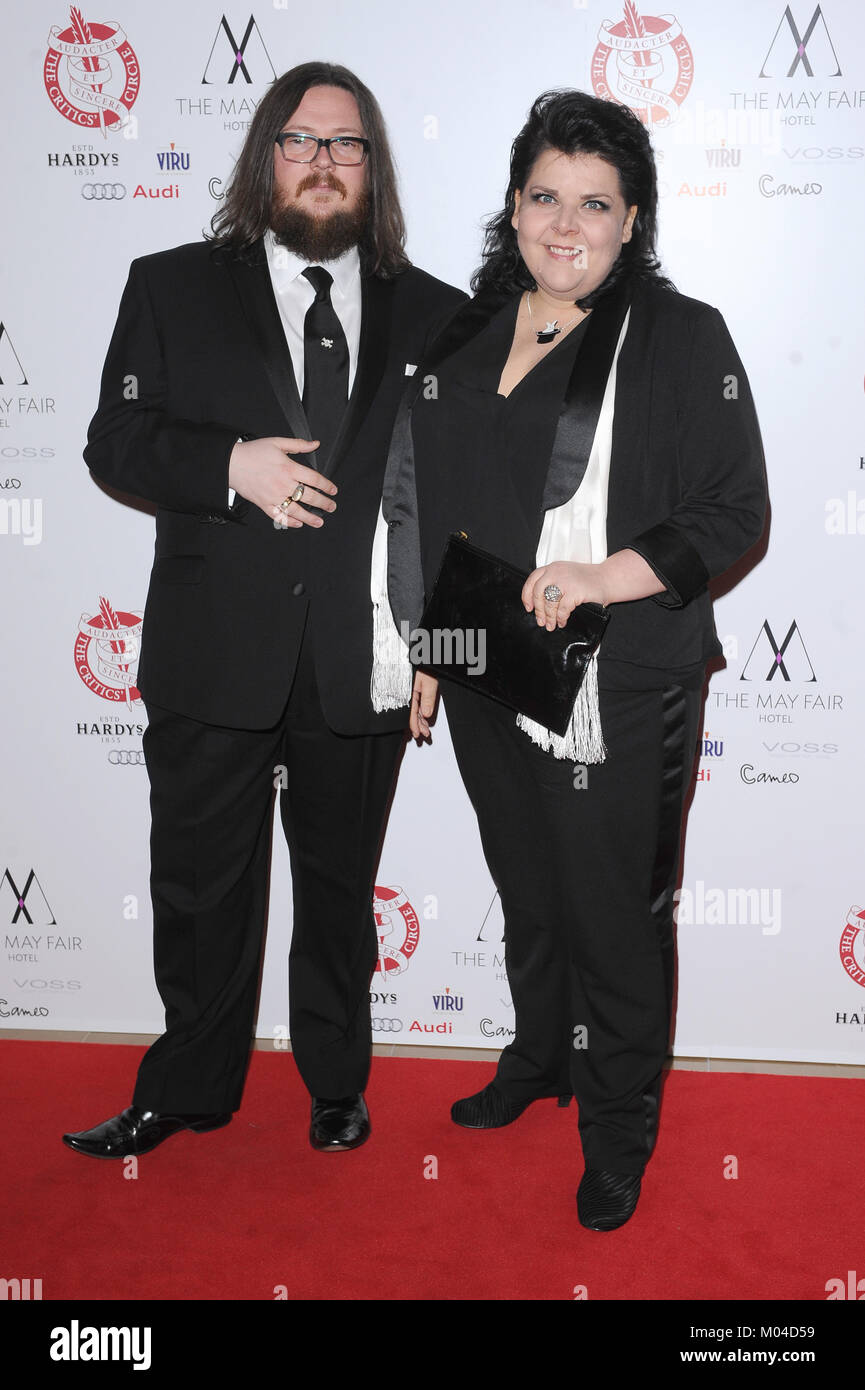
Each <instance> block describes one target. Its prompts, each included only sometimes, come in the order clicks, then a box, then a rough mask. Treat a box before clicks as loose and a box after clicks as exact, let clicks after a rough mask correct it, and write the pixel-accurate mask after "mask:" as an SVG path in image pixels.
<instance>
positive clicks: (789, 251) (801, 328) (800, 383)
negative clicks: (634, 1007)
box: [0, 0, 865, 1063]
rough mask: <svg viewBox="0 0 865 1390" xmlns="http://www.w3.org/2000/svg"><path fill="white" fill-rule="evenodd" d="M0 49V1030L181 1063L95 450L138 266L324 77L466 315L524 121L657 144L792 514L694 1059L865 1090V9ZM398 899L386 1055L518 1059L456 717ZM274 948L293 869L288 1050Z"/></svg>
mask: <svg viewBox="0 0 865 1390" xmlns="http://www.w3.org/2000/svg"><path fill="white" fill-rule="evenodd" d="M4 33H5V36H6V41H7V53H9V54H10V55H14V61H10V62H7V63H6V64H5V68H4V83H3V88H2V93H0V104H2V109H3V129H4V140H5V153H4V159H3V169H4V175H5V183H6V214H5V217H4V256H3V265H2V274H0V324H2V328H0V564H2V570H3V582H4V590H3V591H4V594H5V599H4V624H3V631H4V639H5V640H4V666H5V678H4V682H3V690H2V705H0V713H2V728H3V820H2V828H0V872H2V874H3V877H2V880H0V946H2V951H0V1027H6V1028H13V1027H14V1028H20V1027H32V1028H34V1029H35V1028H53V1029H75V1030H78V1029H81V1030H84V1029H96V1030H106V1031H109V1030H121V1031H127V1032H157V1031H160V1030H161V1027H162V1015H161V1006H160V1003H159V999H158V996H157V994H156V992H155V989H154V986H153V983H152V972H151V946H150V931H151V922H150V908H149V899H148V888H147V876H148V860H147V838H148V806H147V784H146V773H145V770H144V767H143V765H142V760H141V734H142V727H143V719H144V712H143V709H142V707H141V705H140V702H139V701H138V699H137V693H136V691H135V686H134V680H135V656H136V643H137V632H138V627H139V623H140V615H141V612H142V609H143V605H144V598H145V594H146V587H147V580H148V574H149V569H150V562H151V556H152V544H153V521H152V518H151V517H150V516H148V515H147V514H146V513H144V512H139V511H137V510H135V509H132V508H130V507H125V506H122V505H121V504H119V503H118V502H116V501H114V500H112V499H110V498H108V497H107V496H106V495H105V494H104V493H103V492H102V491H100V489H99V488H98V487H97V486H96V485H95V484H94V483H93V482H92V481H91V480H90V478H89V476H88V474H87V471H86V469H85V467H84V465H83V463H82V460H81V450H82V447H83V444H84V440H85V437H86V429H87V424H88V421H89V419H90V416H91V414H92V412H93V410H94V408H95V405H96V400H97V396H98V382H99V375H100V372H101V367H102V362H103V358H104V354H105V350H106V347H107V344H108V339H109V336H110V333H111V329H112V327H113V323H114V318H115V314H116V310H117V305H118V302H119V297H120V292H121V290H122V287H123V284H124V282H125V278H126V272H127V269H128V264H129V261H130V260H131V259H132V258H133V257H135V256H138V255H143V254H146V253H148V252H152V251H156V250H160V249H162V248H165V247H169V246H174V245H177V244H180V243H182V242H185V241H192V240H196V239H198V238H199V237H200V235H201V231H202V228H203V227H204V226H206V224H207V223H208V222H209V220H210V217H211V216H212V214H213V212H214V210H215V208H216V206H217V202H216V199H217V198H218V195H219V191H220V189H221V187H222V186H223V183H224V181H225V180H226V178H227V176H228V174H229V172H230V170H231V167H232V161H233V159H234V158H235V157H236V155H237V152H238V150H239V148H240V145H241V142H242V139H243V136H244V133H245V131H246V128H247V124H248V122H249V120H250V118H251V114H252V112H253V111H254V109H255V105H256V103H257V101H258V100H260V98H261V96H262V95H263V94H264V92H265V90H266V87H267V84H268V82H270V81H272V80H273V77H274V74H278V73H281V72H283V71H284V70H285V69H287V68H289V67H291V66H293V65H294V64H295V63H298V62H303V61H307V60H308V59H311V58H326V59H328V60H330V61H334V62H342V63H345V64H346V65H348V66H349V67H351V68H353V69H354V70H355V71H357V72H358V74H359V75H360V76H361V77H362V78H363V80H364V81H366V82H367V83H368V85H369V86H370V87H371V88H372V89H373V91H375V93H376V94H377V96H378V98H379V100H380V102H381V104H382V107H383V109H384V112H385V115H386V117H387V120H388V125H389V128H390V132H391V135H392V139H393V144H394V148H395V151H396V155H397V160H398V164H399V168H400V172H401V180H402V192H403V198H404V205H405V210H406V215H407V220H408V226H409V232H410V235H409V245H408V249H409V253H410V255H411V257H412V259H413V260H414V261H415V262H416V264H418V265H421V266H423V267H424V268H425V269H427V270H429V271H430V272H432V273H433V274H435V275H438V276H440V277H441V278H442V279H445V280H449V281H451V282H452V283H454V284H458V285H461V286H464V287H465V286H467V282H468V278H469V275H470V273H471V271H472V269H473V268H474V266H475V264H476V262H477V259H478V254H479V249H480V244H481V232H480V224H481V221H482V219H483V218H484V217H485V216H487V215H489V214H490V213H491V212H493V211H495V210H496V209H497V208H498V207H499V206H500V202H501V198H502V194H503V190H504V187H505V184H506V181H507V165H508V154H509V149H510V142H511V140H512V138H513V136H514V135H515V134H516V132H517V130H518V129H519V128H520V126H521V124H522V122H523V120H524V119H525V115H526V112H527V109H528V107H529V106H530V104H531V102H532V100H533V99H534V97H535V96H536V95H537V94H538V93H539V92H541V91H543V90H545V89H547V88H549V87H554V86H573V87H580V88H584V89H586V90H589V91H592V90H594V91H596V92H597V93H598V94H599V95H602V96H608V97H612V98H614V99H616V100H622V101H627V102H628V103H629V104H630V105H632V106H633V107H634V108H635V109H638V110H640V111H641V113H642V114H643V116H644V119H646V120H647V121H648V122H649V123H650V126H651V130H652V134H653V138H654V141H655V146H656V150H657V155H658V161H659V172H660V178H661V201H660V224H661V251H662V255H663V258H664V263H665V268H666V269H667V271H668V273H669V274H670V275H671V277H672V278H673V279H674V281H675V282H676V284H677V285H678V287H679V288H680V289H681V290H682V291H683V292H684V293H686V294H690V295H692V296H695V297H696V298H699V299H703V300H706V301H708V302H709V303H712V304H715V305H717V306H718V307H719V308H720V309H721V311H722V313H723V314H724V316H725V318H726V321H727V323H728V325H729V327H730V329H731V332H732V334H733V337H734V339H735V341H736V343H737V346H738V348H739V351H740V354H741V356H742V358H743V361H744V363H745V365H746V368H747V370H748V373H749V376H750V379H751V383H752V387H753V391H754V395H755V398H756V401H757V408H758V411H759V415H760V420H761V425H762V429H763V434H764V441H765V448H766V455H767V462H768V469H769V479H770V488H771V499H772V530H771V535H770V539H769V545H768V550H767V552H766V554H765V557H764V558H763V559H762V560H761V561H760V563H758V564H757V565H756V566H755V567H754V568H752V569H751V571H750V573H749V574H748V575H747V577H746V578H745V579H744V580H743V581H742V582H741V583H740V584H739V585H738V587H735V588H732V589H731V590H730V591H729V592H728V593H726V594H724V595H723V596H721V597H720V598H719V601H718V603H717V610H716V611H717V616H718V627H719V631H720V632H721V634H722V636H723V639H724V642H725V649H726V654H727V665H726V669H725V670H722V671H720V672H719V673H716V674H715V675H714V676H713V678H712V680H711V684H710V688H709V696H708V701H707V705H706V713H705V725H704V727H705V739H704V744H703V749H702V755H701V758H700V761H699V773H698V781H697V784H696V787H695V793H694V802H693V807H692V812H691V816H690V821H689V828H688V835H687V842H686V855H685V866H684V879H683V888H682V898H681V903H680V912H679V953H680V978H679V996H678V1027H677V1034H676V1051H677V1052H678V1053H679V1054H680V1055H700V1056H719V1057H720V1056H723V1057H740V1058H747V1057H753V1058H764V1059H793V1060H798V1059H802V1060H807V1059H811V1060H815V1061H828V1062H832V1061H835V1062H851V1063H852V1062H862V1061H863V1060H865V914H863V916H862V917H860V916H859V911H860V906H862V905H865V866H863V862H862V854H861V840H862V817H861V803H860V801H859V800H858V793H859V790H860V789H861V786H862V784H863V778H862V774H863V765H862V764H863V749H865V731H863V727H862V708H863V674H862V661H861V651H862V645H863V636H865V618H863V608H862V601H861V575H862V558H863V550H865V539H863V537H865V474H863V473H862V471H861V470H862V468H863V466H865V460H863V458H862V450H863V419H862V400H863V395H862V393H863V380H862V378H863V368H865V353H863V320H862V310H861V295H862V275H861V236H862V218H863V178H862V172H863V121H865V10H863V8H862V6H861V4H860V3H859V0H829V2H828V3H826V4H822V5H820V6H817V5H815V3H814V0H794V3H792V4H791V5H790V6H789V7H786V6H785V4H783V3H781V0H727V3H726V4H725V5H724V6H723V7H722V8H719V7H718V6H717V5H715V4H709V3H705V2H704V0H687V2H686V3H679V2H678V0H676V8H675V11H674V13H673V14H668V13H665V14H664V15H663V16H658V15H657V14H656V13H655V10H653V9H643V8H639V12H638V15H637V19H636V20H635V19H634V17H633V13H631V14H630V15H629V17H628V18H627V20H626V17H625V11H624V10H623V9H622V7H621V6H620V4H618V3H616V2H614V0H598V3H591V4H580V3H573V0H572V2H571V3H568V0H532V3H531V5H527V4H526V3H525V0H472V3H470V4H466V3H465V0H438V3H437V4H436V5H435V6H431V5H427V4H422V3H419V0H371V3H369V4H367V5H363V6H361V5H357V4H355V3H349V2H348V0H324V3H323V4H322V5H320V6H309V5H305V4H301V3H300V2H299V0H289V3H281V0H274V3H272V4H270V5H266V4H265V3H264V0H242V2H241V0H227V3H224V2H223V0H217V3H213V0H186V3H184V4H183V5H182V6H179V5H176V4H169V3H167V0H147V3H144V0H118V4H117V5H116V6H113V5H112V7H111V8H110V10H102V9H94V10H91V9H89V8H84V9H83V10H82V11H81V13H80V18H78V17H73V15H72V14H71V13H70V10H69V8H68V6H66V5H64V4H63V3H61V0H30V3H29V4H28V5H27V6H26V7H23V6H22V7H18V8H16V11H15V13H14V14H8V15H7V16H6V19H5V25H4ZM238 55H239V58H240V61H238ZM97 58H98V60H99V62H101V63H102V65H103V66H102V67H101V69H100V70H99V73H100V74H101V76H102V77H103V78H104V80H103V81H101V82H94V79H93V73H94V70H95V65H96V60H97ZM88 68H89V69H90V72H88ZM109 629H113V634H114V635H113V636H111V637H107V636H104V635H102V634H104V633H106V632H107V631H108V630H109ZM578 794H579V793H578V792H575V795H578ZM378 884H379V890H378V896H379V902H378V904H377V906H378V910H379V920H380V935H381V940H382V952H381V957H380V961H379V968H378V969H377V971H376V973H375V976H374V979H373V984H372V990H373V1014H374V1019H375V1026H376V1030H377V1036H378V1038H379V1040H380V1041H390V1042H396V1043H416V1042H426V1043H440V1044H442V1045H451V1046H452V1045H459V1044H461V1045H481V1046H489V1047H491V1048H496V1047H499V1046H501V1045H502V1043H503V1042H504V1041H506V1040H507V1038H508V1037H509V1036H510V1030H511V1029H512V1027H513V1010H512V1008H511V1004H510V997H509V994H508V989H507V981H506V978H505V975H504V965H503V952H502V945H501V935H502V923H501V913H500V910H499V907H498V902H497V900H496V898H495V893H494V889H493V887H492V884H491V882H490V880H489V877H488V875H487V873H486V870H485V868H484V865H483V861H482V858H481V852H480V846H479V841H478V836H477V830H476V826H475V823H474V819H473V816H472V813H471V810H470V807H469V804H468V801H467V798H466V796H465V794H464V792H463V789H462V786H461V783H460V780H459V776H458V773H457V770H456V767H455V764H454V761H453V758H452V754H451V750H450V745H449V742H448V737H447V729H446V726H445V722H444V719H443V717H442V716H441V715H440V717H439V720H438V724H437V726H436V730H435V737H434V746H433V747H432V748H423V749H418V748H416V747H415V746H411V747H410V748H409V749H408V750H407V753H406V757H405V760H404V763H403V769H402V774H401V779H400V783H399V787H398V791H397V795H396V800H395V802H394V806H393V812H392V816H391V820H390V824H389V829H388V833H387V838H386V842H385V848H384V853H383V858H382V862H381V868H380V872H379V875H378ZM290 931H291V897H290V879H289V874H288V868H287V855H286V851H285V848H284V845H283V843H282V840H281V838H280V836H279V833H278V832H277V835H276V837H275V852H274V863H273V876H272V889H271V915H270V927H269V934H268V943H267V953H266V961H265V972H264V981H263V988H262V996H261V1007H260V1013H259V1025H258V1032H259V1034H260V1035H261V1036H266V1037H274V1036H275V1037H277V1038H280V1037H283V1036H284V1035H285V1034H286V1032H287V1029H286V959H287V950H288V943H289V939H290Z"/></svg>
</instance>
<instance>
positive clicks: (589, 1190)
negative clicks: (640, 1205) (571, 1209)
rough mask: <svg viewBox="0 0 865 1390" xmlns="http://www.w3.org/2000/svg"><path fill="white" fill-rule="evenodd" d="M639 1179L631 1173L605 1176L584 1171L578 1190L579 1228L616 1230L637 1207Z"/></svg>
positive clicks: (602, 1172)
mask: <svg viewBox="0 0 865 1390" xmlns="http://www.w3.org/2000/svg"><path fill="white" fill-rule="evenodd" d="M641 1183H642V1178H640V1177H638V1176H636V1175H635V1174H634V1173H608V1172H606V1171H605V1170H604V1169H603V1168H587V1169H586V1171H585V1173H584V1174H583V1180H582V1182H581V1183H580V1186H579V1188H578V1190H577V1212H578V1214H579V1218H580V1225H581V1226H585V1227H586V1228H587V1229H588V1230H590V1231H615V1230H616V1229H617V1228H618V1227H619V1226H624V1224H625V1222H626V1221H630V1219H631V1217H632V1216H633V1214H634V1212H635V1211H636V1208H637V1202H638V1201H639V1197H640V1184H641Z"/></svg>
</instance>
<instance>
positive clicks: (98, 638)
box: [75, 598, 142, 709]
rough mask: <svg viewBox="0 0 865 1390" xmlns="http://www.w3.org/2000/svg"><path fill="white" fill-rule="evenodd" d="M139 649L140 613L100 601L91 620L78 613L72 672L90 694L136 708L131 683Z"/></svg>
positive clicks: (138, 699) (134, 688)
mask: <svg viewBox="0 0 865 1390" xmlns="http://www.w3.org/2000/svg"><path fill="white" fill-rule="evenodd" d="M140 648H141V614H140V613H125V612H124V611H123V609H122V608H112V606H111V604H110V603H109V602H108V599H107V598H100V600H99V612H98V613H95V614H94V615H93V617H92V618H88V616H87V614H86V613H82V614H81V621H80V622H79V624H78V633H77V635H76V638H75V669H76V671H77V672H78V674H79V676H80V677H81V679H82V680H83V682H84V684H85V685H86V686H87V689H88V690H92V691H93V694H94V695H99V696H101V697H102V699H103V700H110V701H111V703H112V704H115V705H116V704H127V705H128V706H129V707H130V709H132V708H138V707H140V705H141V703H142V701H141V696H140V695H139V693H138V688H137V686H136V684H135V680H136V675H137V668H138V653H139V650H140Z"/></svg>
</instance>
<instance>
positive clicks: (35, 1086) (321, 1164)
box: [0, 1041, 865, 1301]
mask: <svg viewBox="0 0 865 1390" xmlns="http://www.w3.org/2000/svg"><path fill="white" fill-rule="evenodd" d="M2 1055H3V1063H4V1066H3V1072H4V1082H3V1091H4V1099H3V1111H2V1113H3V1117H4V1129H5V1131H6V1137H7V1142H6V1144H5V1146H4V1147H5V1148H6V1154H5V1160H4V1169H5V1172H4V1188H5V1193H6V1214H5V1216H4V1219H3V1241H2V1269H0V1275H2V1276H3V1277H5V1278H7V1279H8V1278H12V1277H13V1276H14V1277H18V1278H31V1279H33V1278H41V1279H42V1297H43V1299H45V1300H50V1299H53V1300H60V1299H62V1300H66V1299H75V1300H78V1299H97V1300H106V1299H171V1300H192V1299H203V1300H272V1299H274V1298H275V1297H276V1296H277V1293H278V1292H279V1291H280V1289H281V1288H284V1290H285V1292H286V1294H287V1297H288V1298H289V1299H291V1300H295V1299H304V1300H348V1299H361V1300H477V1301H487V1300H556V1301H560V1300H565V1301H570V1300H573V1299H574V1297H575V1292H574V1291H575V1288H577V1287H578V1286H579V1287H583V1288H585V1290H586V1296H587V1297H588V1299H590V1300H626V1299H641V1300H642V1299H653V1300H654V1299H658V1300H709V1299H724V1300H728V1299H729V1300H733V1299H748V1300H752V1299H754V1300H768V1299H781V1300H791V1299H795V1300H799V1299H801V1300H808V1301H813V1300H817V1301H820V1300H826V1298H827V1291H826V1285H827V1281H828V1280H830V1279H833V1278H841V1279H843V1280H845V1281H846V1280H847V1276H848V1271H850V1270H856V1271H858V1276H857V1277H858V1278H862V1279H865V1241H863V1237H862V1231H863V1227H865V1182H863V1177H862V1154H863V1138H865V1123H863V1114H865V1081H858V1080H846V1079H841V1080H824V1079H803V1078H798V1077H786V1076H760V1075H729V1074H727V1075H724V1074H714V1075H713V1074H706V1073H702V1072H701V1073H697V1072H674V1073H672V1075H671V1076H670V1077H669V1079H668V1082H667V1086H666V1092H665V1101H664V1112H663V1122H662V1126H661V1137H660V1140H659V1143H658V1148H657V1150H656V1153H655V1157H654V1159H653V1161H652V1163H651V1165H650V1168H649V1171H648V1174H647V1176H646V1178H645V1180H644V1183H643V1195H642V1198H641V1201H640V1205H639V1207H638V1209H637V1213H636V1215H635V1216H634V1218H633V1219H632V1220H631V1222H630V1223H629V1224H628V1225H627V1226H625V1227H623V1228H622V1229H621V1230H620V1231H617V1232H613V1233H609V1234H604V1235H601V1234H596V1233H593V1232H589V1231H585V1230H583V1228H582V1227H581V1226H580V1225H579V1223H578V1221H577V1215H576V1203H575V1200H574V1198H575V1192H576V1188H577V1183H578V1181H579V1177H580V1174H581V1171H582V1162H581V1159H580V1158H579V1156H578V1140H577V1131H576V1110H575V1107H574V1106H573V1105H572V1106H571V1108H570V1109H569V1110H567V1111H562V1110H559V1109H557V1107H556V1104H555V1102H554V1101H544V1102H540V1103H538V1104H536V1105H535V1106H533V1107H532V1108H531V1109H530V1110H529V1111H527V1112H526V1114H525V1115H523V1116H522V1117H521V1118H520V1119H519V1120H518V1121H517V1122H516V1123H515V1124H514V1125H512V1126H510V1127H508V1128H507V1129H504V1130H498V1131H492V1132H487V1133H480V1134H478V1133H472V1132H470V1131H467V1130H461V1129H458V1128H457V1127H456V1126H454V1125H453V1124H452V1123H451V1122H450V1119H449V1116H448V1110H449V1105H450V1102H451V1101H452V1100H454V1099H455V1098H456V1097H458V1096H461V1095H466V1094H469V1093H471V1092H472V1091H474V1090H477V1089H479V1087H480V1086H481V1085H483V1084H484V1083H485V1082H486V1081H487V1080H488V1079H489V1078H490V1077H491V1076H492V1074H493V1070H494V1068H493V1065H492V1064H491V1063H490V1064H487V1063H476V1062H446V1061H415V1060H411V1059H406V1060H400V1059H376V1060H375V1061H374V1062H373V1071H372V1079H371V1082H370V1085H369V1089H368V1091H367V1098H368V1101H369V1105H370V1112H371V1116H372V1125H373V1134H372V1138H371V1139H370V1141H369V1142H368V1143H367V1144H366V1146H365V1147H364V1148H362V1149H359V1150H357V1151H356V1152H354V1153H349V1154H335V1155H327V1156H325V1155H320V1154H316V1153H314V1152H313V1151H312V1149H311V1148H310V1147H309V1144H308V1141H307V1137H306V1130H307V1124H308V1099H307V1096H306V1092H305V1091H304V1089H303V1086H302V1084H301V1082H300V1080H299V1078H298V1075H297V1072H296V1070H295V1067H294V1063H293V1061H292V1059H291V1056H290V1054H284V1055H283V1054H278V1053H256V1054H255V1055H254V1056H253V1059H252V1065H251V1068H250V1074H249V1079H248V1082H247V1088H246V1093H245V1097H244V1103H243V1107H242V1109H241V1110H240V1112H239V1113H238V1115H237V1116H236V1117H235V1119H234V1121H233V1123H232V1124H231V1125H229V1126H228V1127H227V1128H226V1129H223V1130H219V1131H218V1132H216V1133H213V1134H210V1135H200V1136H199V1135H192V1134H188V1133H184V1134H181V1135H178V1136H176V1137H174V1138H172V1139H169V1140H167V1141H166V1142H165V1143H164V1144H163V1145H162V1146H161V1147H160V1148H159V1149H158V1150H156V1151H155V1152H154V1153H152V1154H149V1155H145V1156H144V1157H143V1158H142V1159H140V1160H139V1163H138V1176H137V1178H128V1177H125V1176H124V1164H123V1163H122V1162H106V1161H102V1162H99V1161H96V1160H92V1159H88V1158H84V1157H82V1156H80V1155H78V1154H75V1153H72V1152H71V1151H70V1150H68V1149H66V1148H65V1147H64V1146H63V1145H62V1144H61V1143H60V1134H61V1133H62V1132H63V1131H64V1130H66V1129H83V1128H87V1127H89V1126H91V1125H94V1124H97V1123H99V1122H100V1121H102V1120H104V1119H107V1118H108V1116H109V1115H112V1114H114V1113H116V1112H117V1111H118V1110H121V1109H122V1108H123V1107H124V1106H125V1105H126V1104H127V1103H128V1100H129V1097H130V1095H131V1089H132V1081H133V1078H134V1073H135V1068H136V1065H137V1062H138V1058H139V1057H140V1055H141V1053H140V1050H139V1049H137V1048H131V1047H111V1046H103V1045H101V1044H61V1043H43V1042H18V1041H8V1042H6V1043H5V1044H3V1047H2ZM10 1135H14V1143H13V1144H10V1143H9V1136H10ZM729 1156H732V1157H733V1158H734V1159H735V1160H736V1162H737V1165H738V1177H737V1178H735V1179H725V1177H724V1169H725V1165H727V1167H728V1168H729V1167H730V1166H731V1164H730V1157H729ZM433 1159H434V1160H435V1161H436V1164H437V1172H438V1176H437V1177H436V1178H426V1177H425V1176H424V1172H425V1168H426V1170H427V1171H430V1170H431V1169H432V1168H433V1167H434V1165H433V1163H432V1162H431V1160H433ZM131 1249H134V1251H135V1253H134V1256H132V1257H130V1256H129V1254H128V1252H130V1250H131ZM275 1290H276V1291H277V1293H275ZM863 1291H865V1284H863Z"/></svg>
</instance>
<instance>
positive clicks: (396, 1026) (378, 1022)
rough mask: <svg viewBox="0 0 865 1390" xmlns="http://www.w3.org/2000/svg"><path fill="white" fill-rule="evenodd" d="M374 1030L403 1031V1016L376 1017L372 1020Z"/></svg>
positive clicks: (380, 1031) (375, 1031)
mask: <svg viewBox="0 0 865 1390" xmlns="http://www.w3.org/2000/svg"><path fill="white" fill-rule="evenodd" d="M372 1031H373V1032H374V1033H401V1032H402V1019H401V1018H374V1019H373V1020H372Z"/></svg>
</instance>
